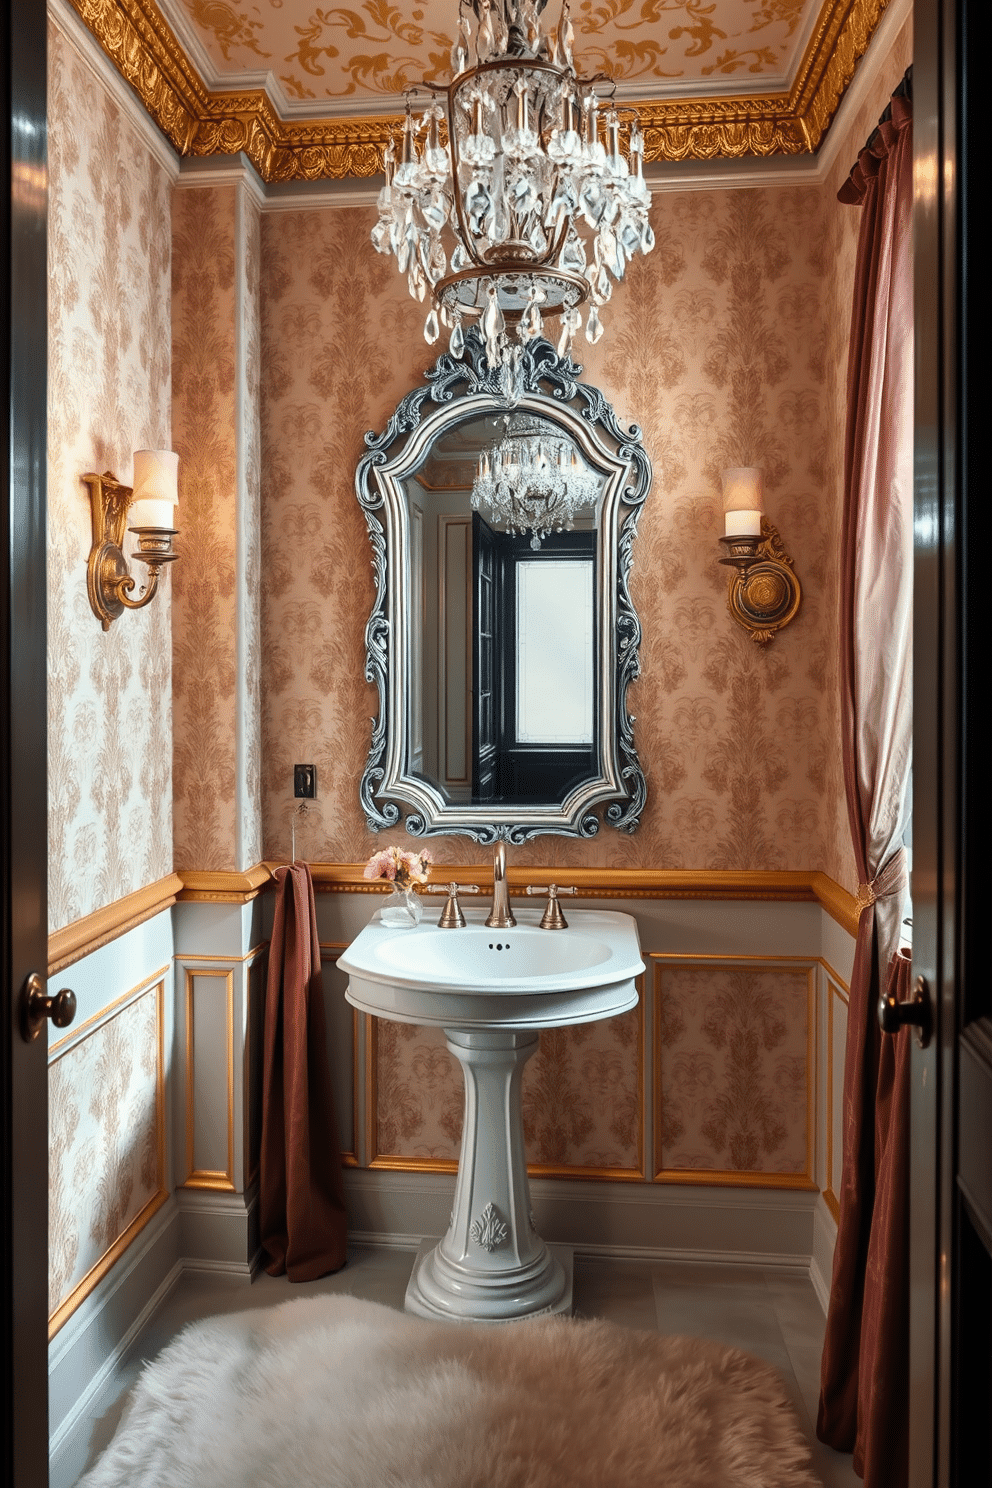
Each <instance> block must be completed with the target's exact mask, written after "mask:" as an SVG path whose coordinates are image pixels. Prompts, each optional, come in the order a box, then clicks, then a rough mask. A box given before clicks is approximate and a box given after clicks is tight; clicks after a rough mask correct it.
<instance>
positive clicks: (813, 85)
mask: <svg viewBox="0 0 992 1488" xmlns="http://www.w3.org/2000/svg"><path fill="white" fill-rule="evenodd" d="M888 6H889V0H833V3H832V4H831V3H830V0H828V3H827V4H826V5H824V7H823V10H822V12H821V13H820V19H819V21H818V22H817V25H816V27H815V28H814V31H813V35H812V36H811V37H810V41H809V45H808V46H807V48H806V55H805V56H804V58H803V61H802V63H801V64H800V67H799V71H798V72H797V74H796V81H795V83H794V84H793V86H792V92H791V94H790V100H791V104H792V108H793V111H794V112H795V113H796V115H797V116H798V117H799V118H801V119H802V121H803V128H804V129H805V132H806V138H807V141H808V143H807V146H806V148H807V149H808V150H816V149H817V148H818V147H819V144H820V141H821V140H822V139H823V136H824V135H825V134H826V132H827V128H828V127H829V124H830V121H831V119H832V118H833V116H834V114H835V113H836V112H837V108H838V106H839V104H840V101H841V99H842V98H843V97H844V93H845V92H846V90H847V87H848V84H849V83H850V81H851V79H852V78H853V77H854V72H855V69H856V67H857V65H858V63H859V62H860V61H861V58H862V57H863V56H864V54H865V52H866V51H867V50H868V46H869V43H870V42H871V39H872V37H873V36H874V34H875V30H876V28H877V26H878V23H879V21H880V20H881V19H882V16H883V14H884V12H885V11H886V10H887V9H888Z"/></svg>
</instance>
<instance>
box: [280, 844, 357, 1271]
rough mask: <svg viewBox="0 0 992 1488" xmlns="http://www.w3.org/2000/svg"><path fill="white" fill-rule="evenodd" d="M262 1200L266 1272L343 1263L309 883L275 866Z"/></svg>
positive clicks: (304, 871)
mask: <svg viewBox="0 0 992 1488" xmlns="http://www.w3.org/2000/svg"><path fill="white" fill-rule="evenodd" d="M260 1167H261V1175H260V1188H261V1193H260V1204H261V1227H262V1248H263V1250H264V1251H265V1252H266V1255H267V1256H268V1258H269V1259H268V1262H267V1264H266V1270H267V1271H268V1272H269V1273H270V1274H271V1275H273V1276H281V1275H282V1274H283V1273H284V1272H285V1273H286V1275H287V1276H288V1277H289V1279H290V1281H313V1280H315V1279H316V1278H317V1277H318V1276H326V1275H327V1273H328V1272H330V1271H337V1270H339V1269H340V1268H341V1267H342V1266H343V1265H344V1263H345V1256H346V1243H347V1217H346V1214H345V1205H344V1187H343V1184H342V1181H341V1146H340V1142H339V1140H338V1131H337V1120H336V1118H335V1115H334V1102H333V1099H332V1095H331V1080H330V1072H329V1069H328V1063H327V1041H326V1035H325V1018H324V990H323V982H322V978H321V974H320V942H319V940H318V938H317V914H316V908H315V905H314V897H313V880H312V879H311V877H310V869H309V868H308V867H307V866H306V864H305V863H294V864H293V865H292V867H289V868H278V869H277V870H276V909H275V921H274V923H273V926H272V941H271V944H270V946H269V979H268V985H267V987H266V994H265V1043H264V1052H263V1065H262V1153H261V1161H260Z"/></svg>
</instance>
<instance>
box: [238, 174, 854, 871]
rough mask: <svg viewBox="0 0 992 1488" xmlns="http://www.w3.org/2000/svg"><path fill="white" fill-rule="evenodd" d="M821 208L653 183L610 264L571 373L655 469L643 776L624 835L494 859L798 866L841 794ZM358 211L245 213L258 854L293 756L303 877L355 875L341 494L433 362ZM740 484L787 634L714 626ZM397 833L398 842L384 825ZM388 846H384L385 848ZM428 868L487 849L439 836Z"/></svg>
mask: <svg viewBox="0 0 992 1488" xmlns="http://www.w3.org/2000/svg"><path fill="white" fill-rule="evenodd" d="M828 216H829V213H828V210H827V207H826V204H825V200H824V196H823V193H822V192H821V191H819V190H817V189H816V188H813V187H782V188H776V189H766V190H746V191H712V192H711V191H695V192H684V193H680V192H674V191H673V192H665V193H661V194H658V195H656V196H655V197H654V200H653V206H652V218H653V223H654V229H655V233H656V235H657V240H658V243H657V248H656V249H655V252H654V253H653V254H652V255H651V256H650V257H649V258H648V259H646V260H639V261H638V262H636V263H635V264H633V265H631V268H630V270H629V272H628V277H627V279H626V281H625V282H624V285H623V286H622V288H621V289H620V290H619V291H618V292H617V294H616V296H615V298H614V301H613V302H611V304H610V306H609V307H608V309H607V311H604V320H606V318H607V315H608V316H609V320H608V324H607V329H606V334H605V335H604V337H603V339H602V341H601V342H600V343H599V345H598V346H597V347H595V348H592V347H589V346H588V345H587V343H586V342H585V341H584V340H582V341H580V342H579V344H578V347H577V356H578V359H579V360H580V361H581V362H582V363H583V364H584V366H585V375H586V377H587V378H588V379H589V380H590V381H592V382H594V383H597V384H598V385H599V386H601V387H602V388H603V390H604V391H605V392H606V394H607V395H608V396H609V397H610V398H611V400H612V401H613V402H614V405H615V407H616V409H617V412H618V414H619V415H620V417H621V418H622V419H625V420H629V421H633V422H637V423H639V424H640V425H641V426H642V428H643V431H644V441H645V445H646V447H647V450H648V452H649V454H650V456H651V459H652V461H653V465H654V484H653V488H652V490H651V492H650V494H649V496H648V500H647V502H646V504H645V507H644V511H643V514H642V517H641V523H640V528H639V532H638V537H637V541H636V544H635V548H634V575H633V592H634V598H635V601H636V604H637V606H638V610H639V613H640V616H641V621H642V625H643V632H644V639H643V646H642V653H641V659H642V676H641V679H640V680H639V681H638V682H637V683H636V684H635V686H634V688H633V689H632V691H631V695H630V703H631V711H632V712H633V713H634V714H635V715H636V718H637V723H636V737H637V743H638V748H639V751H640V755H641V760H642V763H643V765H644V768H645V773H646V776H647V782H648V804H647V809H646V812H645V814H644V817H643V821H642V825H641V828H640V830H639V831H638V833H637V834H636V835H635V836H634V837H632V838H627V837H625V836H621V835H619V834H617V833H615V832H613V831H612V830H611V829H609V828H607V827H604V828H603V829H602V830H601V831H600V833H599V835H598V836H597V837H596V838H594V839H592V840H587V841H582V842H573V841H569V840H567V839H553V838H545V839H539V840H538V841H537V842H536V843H534V844H531V845H529V846H528V847H526V848H521V849H518V850H515V852H514V854H513V857H514V861H515V862H517V863H524V862H533V863H543V864H551V865H555V866H557V865H565V866H567V865H569V864H575V865H584V866H597V865H598V866H616V867H625V868H636V867H639V866H643V867H650V868H724V869H727V868H740V869H789V868H792V869H809V868H813V867H817V868H822V869H824V870H825V871H826V872H828V873H830V874H832V875H833V876H835V877H838V878H840V880H841V881H842V882H844V883H845V886H846V887H850V886H851V884H850V875H849V873H848V871H847V867H846V864H845V863H844V862H843V860H842V858H841V856H840V854H839V852H838V844H839V842H840V840H841V819H842V812H843V805H842V801H843V793H842V782H841V776H840V767H839V723H838V701H837V672H836V661H835V643H836V634H837V557H836V548H837V514H838V510H839V500H840V492H839V479H840V476H839V465H838V450H837V446H836V441H835V440H834V439H833V438H832V434H831V424H832V421H833V419H834V418H835V417H836V408H835V397H834V395H835V388H834V382H833V371H832V368H831V367H830V366H829V364H828V336H830V335H831V334H832V332H831V330H830V328H829V327H828V323H827V315H826V304H825V297H824V296H825V290H824V284H825V276H826V275H827V272H828V269H829V263H828V259H827V252H826V247H825V237H826V229H827V221H828ZM367 233H368V213H367V211H365V210H364V209H358V208H354V209H347V210H324V211H319V212H318V211H310V212H288V213H272V214H266V216H265V218H264V221H263V227H262V245H263V280H264V282H265V285H266V299H265V305H264V311H263V364H264V383H265V393H266V396H265V400H264V406H263V415H262V417H263V468H264V471H265V480H266V502H265V508H264V512H263V551H264V559H265V570H266V590H265V603H264V607H263V617H262V625H263V647H264V662H263V671H264V677H265V688H264V703H263V708H264V713H263V747H264V753H265V758H266V761H267V766H266V778H265V783H264V788H263V811H264V818H265V831H264V838H265V849H266V853H267V855H271V856H284V855H285V854H286V852H287V850H288V847H289V831H288V820H289V817H288V813H289V805H290V802H289V799H288V783H289V780H290V778H291V776H290V770H291V765H292V762H293V761H294V760H314V761H315V763H316V764H317V768H318V780H319V782H320V785H321V791H320V794H321V801H320V803H319V811H318V813H317V814H316V815H315V817H313V818H311V825H310V827H309V829H308V837H307V840H306V844H305V851H306V853H307V856H308V857H310V858H314V859H317V860H329V861H344V862H355V861H362V860H364V859H365V858H366V857H367V856H368V854H369V853H370V852H371V851H372V849H373V848H374V847H375V846H376V845H381V844H379V843H377V840H376V838H375V837H373V836H372V835H371V834H369V833H368V832H367V831H366V828H365V824H364V818H363V816H362V813H361V811H360V809H359V803H358V796H357V790H356V782H357V780H358V778H359V775H360V773H361V770H362V767H363V764H364V759H365V754H366V750H367V747H368V742H369V738H370V732H371V730H370V724H369V722H368V720H369V719H370V717H371V716H372V715H373V714H374V713H375V711H376V695H375V692H374V690H373V689H372V687H371V686H370V685H369V684H367V683H366V682H365V681H364V677H363V669H364V643H363V637H362V632H363V628H364V624H365V620H366V619H367V616H368V613H369V609H370V606H371V603H372V597H373V585H372V568H371V553H370V548H369V545H368V539H367V536H366V533H365V526H364V519H363V517H362V515H361V512H360V510H359V508H358V505H357V502H356V500H355V496H354V491H353V473H354V468H355V464H356V461H357V459H358V457H359V455H360V453H361V451H362V447H363V445H362V439H363V435H364V432H365V431H366V430H367V429H374V430H380V429H381V428H382V427H383V425H384V424H385V422H386V420H387V418H388V416H389V413H390V412H391V410H392V408H393V407H394V406H395V403H396V401H397V399H398V397H399V396H400V395H402V394H403V393H405V392H406V391H408V390H409V389H410V388H411V387H413V386H414V385H415V384H416V382H417V381H418V380H419V378H420V376H421V375H422V372H423V369H424V368H425V367H426V366H427V365H428V364H429V362H430V360H431V352H430V349H429V348H428V347H427V346H426V345H425V343H424V341H423V337H422V331H421V328H422V320H423V310H422V307H421V306H420V305H419V304H417V303H415V302H413V301H412V300H410V299H409V297H408V296H407V294H406V290H405V287H404V286H403V285H402V284H401V282H400V280H399V276H398V275H396V273H395V271H394V270H393V269H391V268H390V264H389V263H388V262H386V261H385V260H384V259H382V258H379V257H377V255H376V254H375V253H374V252H373V251H372V249H371V246H370V245H369V243H368V241H367ZM737 464H756V465H760V466H762V467H763V469H764V472H765V486H766V493H767V506H768V510H769V514H770V516H771V518H772V520H773V521H775V522H776V524H777V525H778V527H779V530H780V532H781V534H782V538H783V540H784V542H785V544H786V547H787V548H788V550H789V551H790V552H791V554H792V556H793V558H794V559H795V563H796V567H797V571H798V573H799V574H800V577H801V581H802V584H803V592H804V604H803V609H802V611H801V613H800V616H799V618H798V619H797V620H796V622H795V623H794V624H793V625H792V626H791V628H790V629H789V630H787V631H785V632H783V633H782V634H781V635H779V636H778V637H777V638H776V639H775V641H774V642H773V643H772V644H771V645H770V646H767V647H765V648H759V647H757V646H756V645H755V644H754V643H753V642H752V641H751V640H750V638H749V637H748V636H747V635H746V634H745V633H744V632H743V631H742V630H740V629H738V627H737V626H735V625H734V624H733V623H732V621H731V620H730V619H729V617H728V615H727V612H726V598H725V591H726V583H727V579H726V570H725V569H723V568H721V567H720V566H719V564H718V562H717V558H718V556H719V552H720V549H719V548H718V545H717V538H718V537H719V535H720V533H721V531H722V512H721V503H720V496H719V471H720V469H721V468H722V467H723V466H725V465H737ZM395 835H396V838H397V840H401V838H402V837H403V836H404V834H402V833H397V834H395ZM384 836H387V837H388V834H384ZM432 845H433V847H434V850H435V852H436V854H437V856H438V858H439V859H440V860H441V861H447V862H471V861H475V860H481V859H482V858H483V857H485V856H486V854H485V853H484V852H483V851H481V850H480V849H478V848H476V847H474V846H473V845H472V844H471V843H470V842H469V841H468V839H464V838H463V839H457V838H450V839H445V838H441V839H437V840H436V842H435V843H434V844H432Z"/></svg>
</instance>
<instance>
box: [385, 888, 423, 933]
mask: <svg viewBox="0 0 992 1488" xmlns="http://www.w3.org/2000/svg"><path fill="white" fill-rule="evenodd" d="M423 913H424V906H423V905H422V904H421V902H420V896H419V894H418V893H417V891H416V890H415V889H413V888H408V889H401V888H397V887H396V886H395V885H394V887H393V889H392V890H391V892H390V893H388V894H387V895H386V897H385V899H384V900H383V901H382V908H381V909H380V911H379V919H380V921H381V922H382V924H383V925H388V926H389V927H390V929H393V930H412V929H413V927H414V925H419V924H420V920H421V916H422V915H423Z"/></svg>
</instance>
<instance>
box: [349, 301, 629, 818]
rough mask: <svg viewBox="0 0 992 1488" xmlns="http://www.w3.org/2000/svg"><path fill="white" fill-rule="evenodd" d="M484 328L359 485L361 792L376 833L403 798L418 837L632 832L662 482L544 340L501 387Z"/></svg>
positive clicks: (444, 368) (420, 393)
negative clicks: (652, 551) (645, 520)
mask: <svg viewBox="0 0 992 1488" xmlns="http://www.w3.org/2000/svg"><path fill="white" fill-rule="evenodd" d="M501 370H502V369H500V370H498V371H497V372H496V373H493V372H491V371H490V369H489V367H488V364H487V363H486V360H485V355H484V351H483V346H482V341H481V338H480V337H479V336H478V333H477V332H475V331H474V330H473V331H472V332H471V333H470V334H469V336H468V337H467V340H466V355H465V359H464V361H459V360H456V359H454V358H452V357H451V356H442V357H441V358H440V359H439V360H438V362H437V364H436V366H435V367H434V368H432V369H431V370H430V371H429V372H428V373H427V374H426V376H427V382H428V384H429V385H430V386H429V390H427V391H425V389H424V388H416V389H414V390H413V391H412V392H411V393H409V394H408V395H407V397H406V398H405V399H404V400H403V401H402V402H401V403H400V405H399V407H398V408H397V410H396V412H395V413H394V415H393V417H392V419H391V420H390V423H389V426H388V427H387V429H386V430H385V432H384V433H383V434H382V435H375V434H370V435H367V436H366V443H367V444H368V446H369V451H368V453H367V454H366V455H365V456H363V458H362V460H361V462H360V464H359V468H358V472H357V474H356V489H357V493H358V498H359V501H360V502H361V504H362V506H363V508H364V510H365V514H366V520H367V523H368V527H369V535H370V538H371V540H372V547H373V555H374V560H375V565H376V574H377V598H376V604H375V607H374V609H373V613H372V616H371V617H370V620H369V623H368V626H367V628H366V643H367V652H368V664H367V669H366V675H367V676H368V678H369V680H370V681H374V682H376V683H377V684H378V686H379V693H380V719H379V721H378V723H377V724H376V725H375V729H374V732H373V738H372V745H371V748H370V750H369V758H368V763H367V765H366V771H365V775H364V777H363V780H362V787H361V799H362V804H363V807H364V809H365V814H366V819H367V821H368V823H369V826H370V827H371V828H372V829H373V830H380V829H381V828H383V827H387V826H394V825H395V824H396V823H397V822H398V821H399V820H400V816H401V813H400V805H399V803H400V802H402V803H403V805H404V806H406V807H407V808H413V809H412V810H410V809H408V810H407V812H406V818H405V824H406V827H407V830H408V831H410V832H411V833H413V834H415V835H421V834H431V833H441V832H466V833H468V834H469V835H471V836H474V837H476V838H477V839H478V840H480V841H490V842H491V841H494V840H497V839H500V838H502V839H505V840H507V841H511V842H520V841H525V840H526V839H527V838H528V837H530V836H534V835H536V834H537V833H538V832H549V831H550V832H560V833H563V834H567V835H583V836H589V835H592V834H593V833H594V832H595V831H597V830H598V827H599V817H598V816H597V815H596V814H594V812H593V810H592V808H593V807H594V806H598V805H605V806H606V811H605V816H606V819H607V820H608V821H610V822H612V824H613V825H616V826H619V827H621V828H622V829H623V830H628V831H629V830H633V829H634V827H635V826H636V825H637V821H638V820H639V817H640V811H641V809H642V807H643V802H644V796H645V788H644V778H643V775H642V773H641V770H640V766H639V762H638V760H637V754H636V750H635V749H634V743H633V731H632V722H633V721H632V720H631V719H630V717H629V715H628V714H627V711H626V689H627V685H628V683H629V682H630V681H631V680H632V679H633V678H634V677H635V676H636V675H637V665H638V663H637V642H638V639H639V635H640V630H639V626H638V623H637V617H636V615H635V613H634V611H633V607H632V605H631V603H630V596H629V592H628V588H627V580H628V573H629V568H630V562H631V546H632V541H633V536H634V531H635V528H636V520H637V515H638V512H639V509H640V505H641V503H642V502H643V501H644V498H645V496H646V494H647V490H648V486H649V484H650V466H649V464H648V461H647V456H646V455H645V453H644V449H643V446H642V445H641V443H640V436H639V431H638V430H637V429H636V428H629V429H624V428H622V427H621V426H620V425H619V424H618V422H617V420H616V417H615V415H614V414H613V410H612V409H611V408H610V406H609V405H608V404H607V403H606V401H605V399H603V397H602V395H601V394H600V393H599V392H598V391H597V390H596V389H595V388H592V387H589V386H588V385H584V384H582V383H579V382H578V381H577V380H576V373H577V372H578V370H579V369H578V368H576V367H575V366H574V364H573V363H571V362H570V361H569V360H568V359H567V358H563V359H562V358H559V357H558V356H557V355H556V354H555V352H554V351H553V349H552V348H551V346H550V345H549V344H548V343H547V342H542V341H538V342H532V343H530V344H529V345H528V347H527V348H526V349H524V350H522V352H521V355H520V362H519V365H518V367H517V369H516V379H517V381H516V385H515V387H514V389H513V392H512V396H511V395H509V394H508V391H507V388H506V386H505V379H502V380H501V375H500V373H501Z"/></svg>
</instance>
